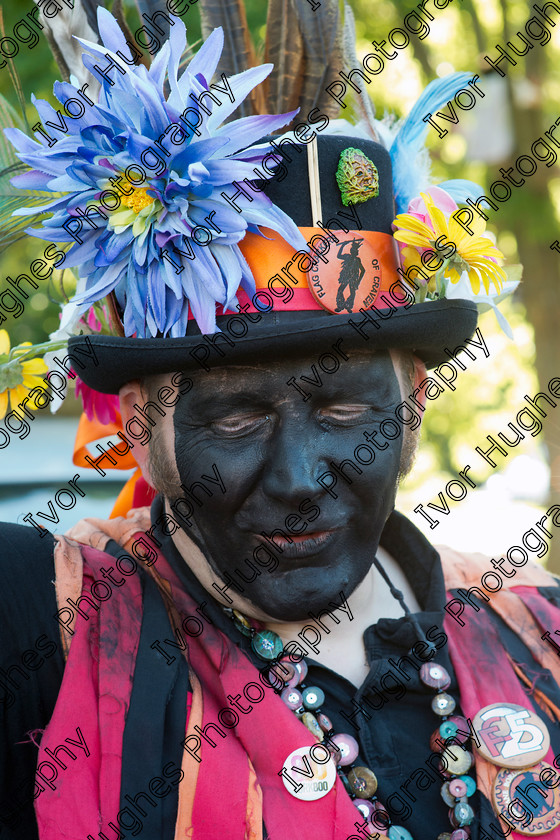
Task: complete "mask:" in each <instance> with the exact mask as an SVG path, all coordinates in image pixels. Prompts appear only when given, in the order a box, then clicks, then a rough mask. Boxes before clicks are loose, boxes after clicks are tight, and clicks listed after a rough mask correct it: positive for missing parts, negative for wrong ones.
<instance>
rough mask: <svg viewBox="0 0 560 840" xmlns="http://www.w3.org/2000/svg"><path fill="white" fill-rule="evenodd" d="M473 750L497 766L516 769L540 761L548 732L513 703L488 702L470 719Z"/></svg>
mask: <svg viewBox="0 0 560 840" xmlns="http://www.w3.org/2000/svg"><path fill="white" fill-rule="evenodd" d="M472 726H473V729H474V731H475V732H476V734H477V735H478V738H479V741H480V744H475V749H476V750H477V751H478V752H479V753H480V755H481V756H482V757H483V758H485V759H486V760H487V761H491V762H492V764H497V765H498V766H499V767H509V768H511V769H514V770H518V769H521V768H525V767H531V766H532V765H533V764H537V763H538V762H539V761H541V760H542V759H543V758H544V757H545V755H546V754H547V752H548V749H549V747H550V736H549V734H548V729H547V728H546V726H545V725H544V723H543V722H542V720H541V719H540V718H539V717H538V716H537V715H536V714H535V713H534V712H531V711H529V709H525V708H524V707H523V706H517V705H516V704H514V703H492V704H491V705H490V706H485V707H484V708H483V709H481V710H480V711H479V712H477V714H476V715H475V717H474V720H473V722H472Z"/></svg>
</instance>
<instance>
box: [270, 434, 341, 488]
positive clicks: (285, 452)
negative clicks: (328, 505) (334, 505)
mask: <svg viewBox="0 0 560 840" xmlns="http://www.w3.org/2000/svg"><path fill="white" fill-rule="evenodd" d="M320 435H321V432H320V431H318V430H317V429H316V428H314V426H313V423H312V422H310V421H305V420H301V419H299V420H298V419H292V420H286V419H284V420H280V421H279V423H278V427H277V428H276V430H275V432H274V434H273V436H272V439H271V440H270V443H269V447H270V448H269V454H268V457H267V459H266V463H265V470H264V478H263V490H264V492H265V494H266V495H267V496H270V497H272V498H275V499H280V500H282V501H286V502H294V501H297V502H299V501H301V500H302V499H305V498H308V497H313V496H316V495H318V494H319V493H321V492H323V491H322V488H321V486H320V484H318V482H317V478H318V477H319V476H320V475H321V473H322V472H323V471H324V470H325V469H326V466H325V461H324V460H323V456H321V455H320V454H319V453H318V451H317V450H318V443H319V440H320Z"/></svg>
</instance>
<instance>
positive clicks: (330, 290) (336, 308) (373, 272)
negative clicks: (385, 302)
mask: <svg viewBox="0 0 560 840" xmlns="http://www.w3.org/2000/svg"><path fill="white" fill-rule="evenodd" d="M336 238H337V239H338V240H339V242H338V244H332V245H331V252H330V253H329V257H328V262H322V261H319V262H318V263H317V264H316V265H315V267H314V268H311V269H309V271H307V282H308V284H309V289H310V290H311V293H312V295H313V297H314V298H315V300H316V301H317V303H318V304H319V305H320V306H322V307H323V309H326V310H327V311H328V312H334V313H336V314H340V313H344V312H349V313H352V312H358V311H359V310H360V309H362V308H363V309H370V308H371V307H372V306H373V304H374V302H375V300H376V298H377V295H378V294H379V287H380V285H381V265H380V263H379V255H378V254H376V251H375V248H374V247H373V245H371V244H370V243H369V242H368V240H367V239H364V237H363V236H360V233H359V231H354V230H351V231H349V232H348V233H343V232H340V233H339V231H337V232H336ZM325 259H326V258H325Z"/></svg>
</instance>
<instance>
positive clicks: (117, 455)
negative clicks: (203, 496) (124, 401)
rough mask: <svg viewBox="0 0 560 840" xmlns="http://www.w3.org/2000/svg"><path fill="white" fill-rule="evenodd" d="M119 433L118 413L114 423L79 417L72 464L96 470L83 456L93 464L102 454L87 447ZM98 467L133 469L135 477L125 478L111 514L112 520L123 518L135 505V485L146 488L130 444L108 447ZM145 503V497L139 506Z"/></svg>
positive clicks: (136, 487)
mask: <svg viewBox="0 0 560 840" xmlns="http://www.w3.org/2000/svg"><path fill="white" fill-rule="evenodd" d="M122 431H123V425H122V420H121V416H120V414H117V418H116V421H115V422H114V423H107V424H105V423H100V422H99V421H98V420H89V419H88V417H87V416H86V414H85V413H83V414H82V416H81V417H80V422H79V424H78V431H77V432H76V440H75V441H74V453H73V456H72V461H73V463H74V464H75V465H76V466H77V467H86V469H89V470H91V469H95V467H94V465H93V464H92V463H91V462H90V461H87V460H86V457H87V458H90V459H91V460H92V461H95V460H96V459H97V458H102V453H100V454H99V455H94V454H92V453H91V452H90V450H89V449H88V446H89V445H90V444H92V443H95V442H97V441H100V440H103V439H104V438H107V437H109V436H110V435H114V434H117V433H118V432H122ZM127 447H128V448H127ZM113 462H114V463H113ZM100 467H101V468H102V469H105V468H107V469H115V470H132V469H134V470H135V472H134V475H132V476H131V477H130V478H129V479H128V481H127V482H126V484H125V485H124V487H123V488H122V490H121V492H120V493H119V495H118V497H117V500H116V502H115V505H114V507H113V510H112V511H111V518H113V517H115V516H126V514H127V512H128V511H129V510H131V509H132V508H133V507H134V506H135V501H136V500H135V495H138V493H137V490H138V489H139V488H138V483H139V482H143V484H144V485H145V487H146V488H147V487H148V485H147V484H146V482H145V481H144V479H143V478H142V471H141V469H140V467H139V466H138V463H137V461H136V459H135V458H134V455H133V454H132V452H131V451H130V445H129V444H128V443H126V442H125V443H121V444H120V445H119V446H116V447H115V448H114V449H113V448H107V454H106V456H105V459H104V461H103V463H102V464H100ZM142 489H145V488H142ZM147 501H149V498H144V499H143V500H142V503H143V504H145V503H146V502H147Z"/></svg>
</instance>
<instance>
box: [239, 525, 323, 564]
mask: <svg viewBox="0 0 560 840" xmlns="http://www.w3.org/2000/svg"><path fill="white" fill-rule="evenodd" d="M338 532H339V529H338V528H336V529H330V530H328V531H313V532H309V533H306V534H299V535H296V534H292V535H291V536H290V539H288V538H287V537H283V536H281V535H280V534H274V536H272V537H269V538H268V539H267V538H266V537H263V536H262V534H254V536H255V537H256V538H257V540H259V542H262V543H264V545H270V542H271V541H272V542H273V543H274V544H275V545H276V546H278V548H279V549H280V550H281V553H282V554H281V556H282V558H284V557H285V558H293V559H298V558H300V557H311V556H312V555H314V554H318V553H319V552H321V551H323V549H325V548H326V547H327V546H330V544H331V543H332V541H333V540H334V539H335V538H336V536H337V534H338ZM290 540H291V542H290Z"/></svg>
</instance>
